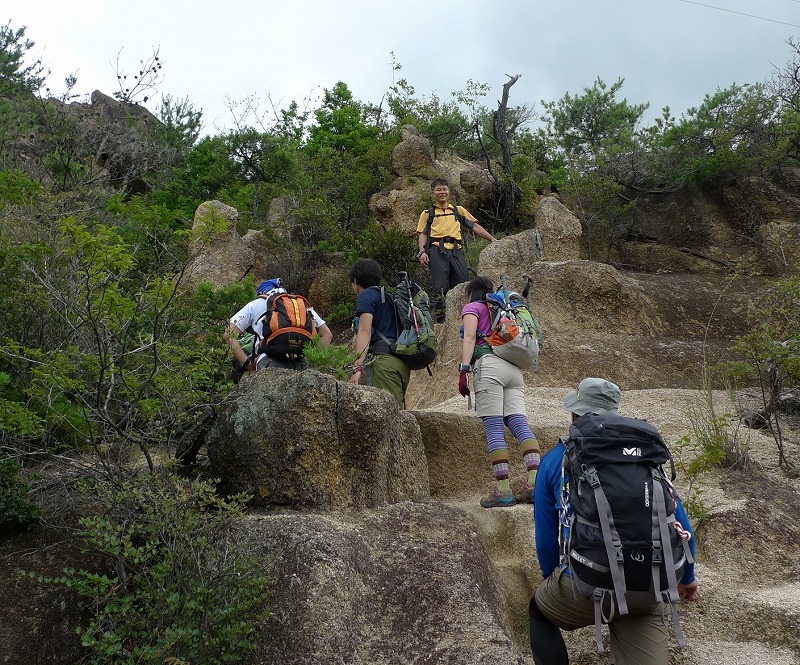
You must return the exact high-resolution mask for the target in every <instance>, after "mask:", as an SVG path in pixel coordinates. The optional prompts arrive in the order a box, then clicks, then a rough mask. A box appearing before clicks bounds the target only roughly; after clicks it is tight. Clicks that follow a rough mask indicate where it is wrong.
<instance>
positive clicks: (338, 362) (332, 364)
mask: <svg viewBox="0 0 800 665" xmlns="http://www.w3.org/2000/svg"><path fill="white" fill-rule="evenodd" d="M304 354H305V359H306V362H307V363H308V366H309V367H310V368H311V369H315V370H317V371H318V372H322V373H323V374H330V375H331V376H334V377H336V378H337V379H342V380H346V379H347V377H348V372H347V368H348V366H351V365H352V364H353V362H354V361H355V359H356V357H357V356H356V354H355V353H352V352H351V351H350V350H349V349H348V348H347V346H346V345H343V344H342V345H338V344H331V345H330V346H327V347H323V346H322V345H321V344H320V342H319V337H315V338H314V339H313V340H312V341H310V342H308V343H307V344H306V345H305V347H304Z"/></svg>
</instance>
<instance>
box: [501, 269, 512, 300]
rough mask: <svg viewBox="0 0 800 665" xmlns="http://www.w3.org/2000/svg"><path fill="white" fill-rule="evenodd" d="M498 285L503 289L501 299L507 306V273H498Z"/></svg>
mask: <svg viewBox="0 0 800 665" xmlns="http://www.w3.org/2000/svg"><path fill="white" fill-rule="evenodd" d="M500 287H501V288H502V289H503V301H504V302H505V304H506V307H508V306H509V305H510V302H509V300H508V275H500Z"/></svg>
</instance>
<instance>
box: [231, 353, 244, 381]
mask: <svg viewBox="0 0 800 665" xmlns="http://www.w3.org/2000/svg"><path fill="white" fill-rule="evenodd" d="M231 365H232V366H233V369H232V370H231V381H233V382H234V383H239V380H240V379H241V378H242V375H243V374H244V373H245V372H246V371H247V365H246V364H244V363H240V362H239V361H238V360H237V359H236V358H234V359H233V360H231Z"/></svg>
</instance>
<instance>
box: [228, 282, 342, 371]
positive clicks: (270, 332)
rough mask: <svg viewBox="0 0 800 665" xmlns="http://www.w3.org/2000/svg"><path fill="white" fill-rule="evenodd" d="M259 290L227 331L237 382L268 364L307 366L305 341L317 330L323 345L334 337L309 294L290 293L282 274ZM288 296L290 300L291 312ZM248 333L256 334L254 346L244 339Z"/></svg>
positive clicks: (263, 283) (261, 286)
mask: <svg viewBox="0 0 800 665" xmlns="http://www.w3.org/2000/svg"><path fill="white" fill-rule="evenodd" d="M256 294H257V296H258V297H257V298H256V299H255V300H251V301H250V302H249V303H247V304H246V305H245V306H244V307H242V309H240V310H239V311H238V312H236V314H234V315H233V316H232V317H231V319H230V322H229V324H228V329H227V330H226V331H225V335H224V340H225V342H226V343H227V344H229V345H230V347H231V350H232V351H233V364H234V370H233V377H234V382H235V383H238V380H239V378H241V376H242V375H243V374H244V373H245V372H248V371H249V372H255V371H256V370H259V369H263V368H264V367H268V366H269V367H283V368H286V369H304V368H305V362H304V361H303V345H304V344H305V343H306V342H307V341H309V340H310V339H311V338H312V337H313V336H314V335H317V334H318V335H319V337H320V343H321V344H322V346H328V345H329V344H330V343H331V341H332V340H333V333H332V332H331V331H330V328H328V326H327V324H326V323H325V321H324V320H323V319H322V317H320V316H319V314H317V313H316V312H315V311H314V309H313V308H312V307H311V306H310V305H309V303H308V301H306V300H305V298H303V297H302V296H296V295H292V294H288V293H287V291H286V289H285V288H283V286H282V285H281V279H280V278H279V277H276V278H273V279H268V280H265V281H263V282H261V283H260V284H259V285H258V287H257V289H256ZM284 300H285V301H286V302H288V303H289V308H288V309H289V310H290V311H288V312H287V308H286V306H285V303H284V302H283V301H284ZM287 316H288V317H289V319H291V320H289V319H287ZM295 319H296V320H295ZM245 333H251V334H252V335H254V346H253V348H252V350H245V349H244V348H243V347H242V344H241V343H240V338H241V336H242V335H243V334H245Z"/></svg>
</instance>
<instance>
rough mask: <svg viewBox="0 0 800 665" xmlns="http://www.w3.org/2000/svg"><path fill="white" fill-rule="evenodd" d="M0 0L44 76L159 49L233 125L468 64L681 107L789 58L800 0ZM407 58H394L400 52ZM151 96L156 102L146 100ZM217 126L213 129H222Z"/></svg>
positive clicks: (183, 86)
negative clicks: (254, 106)
mask: <svg viewBox="0 0 800 665" xmlns="http://www.w3.org/2000/svg"><path fill="white" fill-rule="evenodd" d="M14 4H15V5H16V6H17V8H16V9H10V6H11V0H5V1H4V2H3V5H4V8H5V10H6V14H7V16H5V17H4V16H2V14H0V20H5V22H8V21H10V22H11V26H12V28H19V27H22V26H26V27H27V31H26V36H27V37H28V38H29V39H31V40H33V41H34V42H36V46H35V47H34V49H33V53H34V54H35V55H37V56H41V58H42V60H43V62H44V64H45V65H46V66H47V67H49V68H50V69H51V70H52V75H51V78H50V79H49V85H50V87H51V88H52V89H53V90H54V91H59V92H60V91H63V89H64V85H63V79H64V77H65V76H66V75H67V74H69V73H77V77H78V85H77V87H76V91H77V92H80V93H83V94H84V96H86V95H88V94H90V93H91V92H92V91H93V90H96V89H99V90H101V91H102V92H104V93H106V94H109V95H110V94H113V92H114V91H115V90H116V89H117V85H116V75H115V67H114V64H115V62H116V60H117V54H118V53H120V51H121V55H120V62H121V64H122V68H123V69H124V70H125V71H126V72H127V73H133V72H134V70H135V69H136V68H137V67H138V65H139V61H140V60H142V59H147V58H148V57H149V56H150V55H151V54H152V52H153V50H154V49H159V51H160V56H161V59H162V61H163V62H164V68H163V70H162V71H163V73H164V81H163V84H162V85H161V87H160V92H162V93H168V94H171V95H172V96H173V97H175V98H184V97H188V98H189V100H190V102H191V103H192V104H193V106H194V107H195V109H202V110H203V122H204V133H211V134H213V133H217V131H218V129H222V130H224V129H226V128H230V126H231V115H230V112H229V110H228V108H227V105H226V100H233V101H240V100H243V99H244V98H245V97H247V96H248V95H253V94H254V95H256V96H258V97H259V98H261V99H262V100H263V99H265V98H266V96H267V95H268V94H269V95H270V96H271V97H272V99H273V100H275V101H279V102H282V105H286V104H288V103H289V102H290V101H292V100H295V101H297V102H298V103H301V102H302V101H303V100H304V99H307V98H312V99H318V98H319V96H320V94H321V92H322V89H323V88H332V87H333V86H334V85H335V84H336V82H337V81H344V82H345V83H346V84H347V85H348V86H349V88H350V89H351V91H352V92H353V94H354V96H355V98H356V99H358V100H361V101H365V102H372V103H377V102H379V101H380V100H381V98H382V96H383V95H384V93H385V92H386V91H387V89H388V88H389V86H390V85H392V82H393V77H394V78H396V77H403V78H405V79H406V80H408V82H409V83H410V84H411V85H413V86H414V87H415V88H416V91H417V93H419V94H421V95H424V96H426V97H429V96H430V95H431V93H436V94H437V95H438V96H439V97H440V98H449V96H450V93H451V92H453V91H454V90H463V89H464V88H465V85H466V82H467V80H468V79H472V80H474V81H478V82H481V83H488V84H489V85H491V87H492V91H491V93H490V95H489V96H488V97H487V98H485V100H484V103H485V104H486V105H487V106H490V107H494V106H495V105H496V103H497V100H498V99H499V95H500V92H501V87H502V85H503V83H504V82H505V81H506V80H507V77H506V76H507V75H514V74H521V75H522V77H521V78H520V80H519V81H518V82H517V84H516V85H515V86H514V87H513V88H512V90H511V100H510V101H511V104H512V105H513V104H521V103H523V102H525V103H528V104H532V105H533V106H534V108H535V109H536V110H538V111H540V112H541V110H542V108H541V100H545V101H553V100H556V99H558V98H560V97H561V96H563V95H564V93H565V92H570V93H571V94H575V93H579V92H581V91H582V90H583V88H585V87H588V86H591V84H592V82H593V81H594V80H595V79H596V78H597V77H598V76H599V77H600V78H601V79H603V80H604V81H605V82H607V83H612V82H614V81H616V80H617V79H618V78H620V77H621V78H624V79H625V84H624V86H623V88H622V91H621V95H622V96H623V97H625V98H626V99H627V100H628V101H629V102H631V103H637V104H638V103H645V102H649V103H650V107H651V108H650V111H649V112H648V114H647V116H646V118H647V119H648V121H649V120H651V119H652V117H653V116H655V115H659V114H660V110H661V108H662V107H664V106H669V107H670V108H671V109H672V111H673V114H675V115H676V116H679V115H680V114H681V113H682V112H684V111H685V110H686V109H688V108H689V107H692V106H697V105H699V104H700V103H701V102H702V100H703V96H704V95H706V94H710V93H713V92H714V91H715V90H716V89H717V88H725V87H728V86H729V85H731V84H732V83H734V82H735V83H756V82H763V81H765V80H766V79H768V78H769V77H770V76H771V74H772V72H773V71H774V69H775V67H776V66H777V67H782V66H783V65H784V64H786V62H788V61H789V59H790V57H791V54H792V52H791V49H790V48H789V46H788V45H787V44H786V40H787V39H788V38H789V37H791V36H793V35H797V34H800V27H798V26H800V0H768V2H764V0H702V2H689V1H688V0H609V1H607V2H601V1H599V0H553V1H552V2H547V3H545V2H541V1H540V0H490V1H485V0H484V1H482V2H477V1H475V0H458V1H456V0H439V1H438V2H431V1H429V0H405V1H404V2H395V3H390V2H387V1H385V0H371V1H370V0H336V1H334V0H219V1H217V2H210V1H207V0H191V1H188V0H158V1H156V0H137V1H136V2H119V1H118V0H72V1H71V2H66V1H65V0H29V1H28V2H25V3H23V2H21V1H15V2H14ZM391 53H394V59H395V61H396V62H397V63H398V64H400V65H401V66H402V69H401V70H400V71H399V72H393V70H392V66H391V62H392V56H391V55H390V54H391ZM147 106H148V108H150V109H151V110H154V109H155V104H154V103H153V102H150V103H148V104H147ZM215 128H216V129H215Z"/></svg>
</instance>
